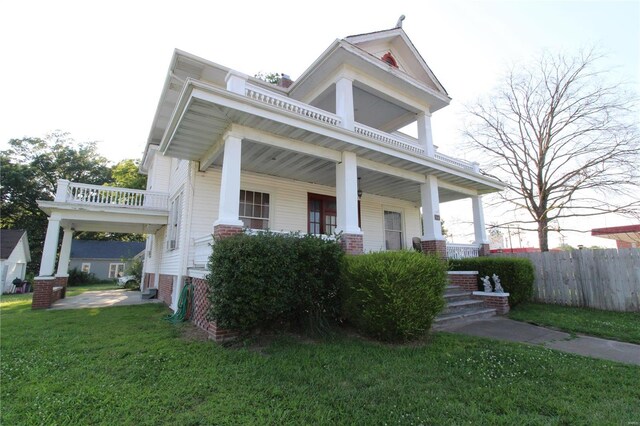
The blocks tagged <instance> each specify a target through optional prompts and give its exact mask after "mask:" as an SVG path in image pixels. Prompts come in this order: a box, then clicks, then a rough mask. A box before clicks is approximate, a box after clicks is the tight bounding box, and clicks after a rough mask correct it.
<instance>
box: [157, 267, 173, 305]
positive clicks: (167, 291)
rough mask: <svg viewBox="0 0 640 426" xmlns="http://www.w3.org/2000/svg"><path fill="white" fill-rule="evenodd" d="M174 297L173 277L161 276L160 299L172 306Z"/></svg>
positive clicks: (159, 282) (159, 281)
mask: <svg viewBox="0 0 640 426" xmlns="http://www.w3.org/2000/svg"><path fill="white" fill-rule="evenodd" d="M172 295H173V275H163V274H160V277H159V280H158V299H160V300H162V301H163V302H164V303H165V304H167V305H169V306H171V302H172Z"/></svg>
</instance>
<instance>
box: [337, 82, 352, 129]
mask: <svg viewBox="0 0 640 426" xmlns="http://www.w3.org/2000/svg"><path fill="white" fill-rule="evenodd" d="M336 115H337V116H338V117H340V118H341V119H342V127H344V128H345V129H349V130H353V123H354V121H355V120H354V109H353V81H351V80H349V79H348V78H345V77H341V78H340V79H339V80H338V81H336Z"/></svg>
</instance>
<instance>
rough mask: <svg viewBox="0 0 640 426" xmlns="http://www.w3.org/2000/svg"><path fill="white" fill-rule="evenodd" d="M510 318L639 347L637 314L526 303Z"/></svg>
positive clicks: (639, 320)
mask: <svg viewBox="0 0 640 426" xmlns="http://www.w3.org/2000/svg"><path fill="white" fill-rule="evenodd" d="M509 318H511V319H514V320H518V321H525V322H529V323H533V324H537V325H543V326H549V327H554V328H557V329H560V330H564V331H567V332H572V333H581V334H588V335H591V336H598V337H604V338H606V339H614V340H620V341H622V342H630V343H640V312H612V311H601V310H598V309H588V308H572V307H569V306H560V305H546V304H542V303H527V304H523V305H519V306H517V307H516V308H514V309H513V310H512V311H511V312H510V313H509Z"/></svg>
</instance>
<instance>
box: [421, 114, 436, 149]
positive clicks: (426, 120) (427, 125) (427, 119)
mask: <svg viewBox="0 0 640 426" xmlns="http://www.w3.org/2000/svg"><path fill="white" fill-rule="evenodd" d="M418 140H419V141H420V145H422V146H423V147H424V152H425V153H426V154H427V155H428V156H429V157H433V156H434V155H435V153H436V150H435V147H434V146H433V135H432V134H431V113H430V112H428V111H426V112H422V113H419V114H418Z"/></svg>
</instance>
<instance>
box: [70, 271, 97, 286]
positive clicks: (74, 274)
mask: <svg viewBox="0 0 640 426" xmlns="http://www.w3.org/2000/svg"><path fill="white" fill-rule="evenodd" d="M94 282H96V276H95V274H90V273H89V272H84V271H81V270H79V269H78V268H73V269H72V270H70V271H69V278H68V280H67V284H68V285H69V286H74V285H80V284H91V283H94Z"/></svg>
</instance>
